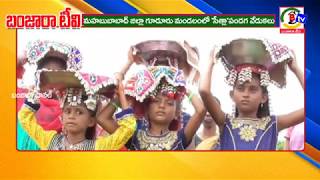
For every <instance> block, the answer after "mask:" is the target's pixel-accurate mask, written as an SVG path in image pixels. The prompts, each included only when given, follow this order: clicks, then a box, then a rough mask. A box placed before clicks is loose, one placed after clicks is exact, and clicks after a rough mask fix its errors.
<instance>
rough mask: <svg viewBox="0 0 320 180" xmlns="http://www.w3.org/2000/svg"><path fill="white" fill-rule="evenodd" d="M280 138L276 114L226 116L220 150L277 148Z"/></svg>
mask: <svg viewBox="0 0 320 180" xmlns="http://www.w3.org/2000/svg"><path fill="white" fill-rule="evenodd" d="M277 139H278V129H277V120H276V117H275V116H267V117H263V118H257V119H254V118H231V117H230V116H227V117H226V122H225V125H224V126H223V129H222V133H221V134H220V145H219V148H218V149H220V150H276V145H277Z"/></svg>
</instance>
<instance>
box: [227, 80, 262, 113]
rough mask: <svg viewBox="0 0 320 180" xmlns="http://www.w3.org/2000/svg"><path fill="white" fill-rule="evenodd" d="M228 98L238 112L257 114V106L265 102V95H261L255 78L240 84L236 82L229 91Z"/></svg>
mask: <svg viewBox="0 0 320 180" xmlns="http://www.w3.org/2000/svg"><path fill="white" fill-rule="evenodd" d="M230 96H231V98H232V100H233V101H234V102H235V104H236V107H237V108H238V110H239V112H242V113H252V112H257V111H258V108H259V105H260V104H261V103H265V102H266V101H267V99H268V98H267V95H266V94H264V93H263V91H262V87H261V86H260V81H259V79H258V78H257V77H254V76H253V78H252V79H251V81H250V82H249V81H247V82H245V83H243V84H240V83H239V82H238V81H237V82H236V85H235V86H234V88H233V91H231V93H230Z"/></svg>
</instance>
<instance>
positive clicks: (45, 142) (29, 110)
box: [18, 100, 57, 150]
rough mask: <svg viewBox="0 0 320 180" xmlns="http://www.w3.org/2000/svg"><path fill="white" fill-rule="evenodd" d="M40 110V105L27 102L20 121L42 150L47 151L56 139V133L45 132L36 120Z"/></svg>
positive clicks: (19, 114)
mask: <svg viewBox="0 0 320 180" xmlns="http://www.w3.org/2000/svg"><path fill="white" fill-rule="evenodd" d="M39 108H40V105H39V104H35V103H31V102H29V101H27V100H26V101H25V104H24V105H23V107H22V108H21V110H20V111H19V113H18V119H19V121H20V123H21V125H22V127H23V129H24V130H25V131H26V132H27V133H28V135H29V136H30V137H31V138H32V139H33V140H34V141H35V142H36V143H37V145H38V146H39V147H40V149H41V150H46V149H47V148H48V146H49V144H50V142H51V140H52V138H53V137H54V135H56V134H57V132H56V131H45V130H44V129H43V128H42V127H41V126H40V125H39V124H38V123H37V119H36V111H37V110H38V109H39Z"/></svg>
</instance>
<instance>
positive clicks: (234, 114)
mask: <svg viewBox="0 0 320 180" xmlns="http://www.w3.org/2000/svg"><path fill="white" fill-rule="evenodd" d="M232 116H233V117H236V104H234V103H233V104H232Z"/></svg>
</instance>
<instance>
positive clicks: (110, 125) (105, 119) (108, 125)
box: [97, 47, 138, 134]
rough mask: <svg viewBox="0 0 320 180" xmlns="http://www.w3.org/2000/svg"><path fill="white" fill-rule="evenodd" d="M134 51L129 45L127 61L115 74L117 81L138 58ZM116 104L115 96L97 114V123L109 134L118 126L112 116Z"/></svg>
mask: <svg viewBox="0 0 320 180" xmlns="http://www.w3.org/2000/svg"><path fill="white" fill-rule="evenodd" d="M136 53H137V52H136V50H135V49H134V48H133V47H130V50H129V52H128V61H127V62H126V64H125V65H124V66H123V67H122V68H121V70H120V71H119V72H117V73H116V74H115V78H116V80H117V82H118V83H120V82H121V81H122V80H123V79H124V76H125V74H126V73H127V71H128V70H129V69H130V67H131V65H132V64H133V63H134V62H135V59H136V58H138V56H136ZM117 104H119V103H118V100H117V98H114V100H113V101H110V102H109V103H108V105H107V106H106V107H105V108H104V109H103V110H102V111H101V112H100V113H99V114H98V115H97V123H98V124H99V125H100V126H101V127H102V128H103V129H104V130H105V131H107V132H108V133H110V134H112V133H114V132H115V131H116V130H117V129H118V128H119V125H118V123H117V122H116V121H115V119H114V118H113V114H114V113H115V112H116V110H117V108H116V106H117Z"/></svg>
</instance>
